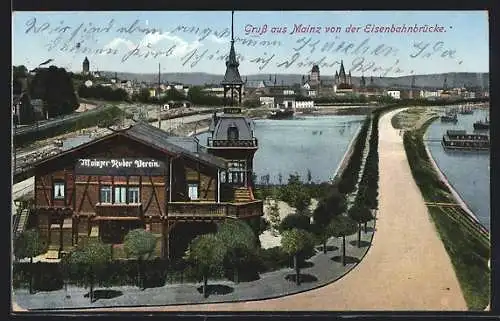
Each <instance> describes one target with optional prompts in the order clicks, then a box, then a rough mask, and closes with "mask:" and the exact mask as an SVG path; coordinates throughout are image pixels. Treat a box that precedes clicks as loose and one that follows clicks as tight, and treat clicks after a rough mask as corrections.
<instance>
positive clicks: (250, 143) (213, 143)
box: [207, 137, 258, 147]
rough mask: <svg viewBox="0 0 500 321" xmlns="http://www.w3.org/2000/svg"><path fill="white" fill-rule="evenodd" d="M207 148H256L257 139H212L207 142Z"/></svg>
mask: <svg viewBox="0 0 500 321" xmlns="http://www.w3.org/2000/svg"><path fill="white" fill-rule="evenodd" d="M207 143H208V144H207V145H208V147H257V146H258V141H257V138H252V139H238V140H225V139H222V140H221V139H212V138H211V137H209V138H208V140H207Z"/></svg>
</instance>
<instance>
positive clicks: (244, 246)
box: [217, 220, 255, 283]
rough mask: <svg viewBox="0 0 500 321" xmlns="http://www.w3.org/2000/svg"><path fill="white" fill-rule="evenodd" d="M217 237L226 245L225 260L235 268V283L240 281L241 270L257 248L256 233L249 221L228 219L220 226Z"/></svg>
mask: <svg viewBox="0 0 500 321" xmlns="http://www.w3.org/2000/svg"><path fill="white" fill-rule="evenodd" d="M217 237H218V238H219V239H220V240H222V241H223V242H224V244H225V246H226V255H225V257H224V259H225V262H227V263H228V265H229V266H230V267H231V268H232V269H233V273H234V281H235V283H239V271H240V269H241V268H243V267H244V263H245V262H246V261H248V258H249V257H250V256H251V254H252V251H253V250H254V249H255V234H254V232H253V230H252V228H251V227H250V226H249V225H248V224H247V223H245V222H243V221H240V220H228V221H226V222H224V223H223V224H221V225H219V226H218V230H217Z"/></svg>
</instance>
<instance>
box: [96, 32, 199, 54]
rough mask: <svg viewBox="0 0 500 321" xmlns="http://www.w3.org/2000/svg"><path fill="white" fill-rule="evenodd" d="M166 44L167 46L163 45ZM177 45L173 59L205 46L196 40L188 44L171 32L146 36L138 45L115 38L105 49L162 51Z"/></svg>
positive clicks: (173, 52)
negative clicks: (123, 48)
mask: <svg viewBox="0 0 500 321" xmlns="http://www.w3.org/2000/svg"><path fill="white" fill-rule="evenodd" d="M163 42H165V44H164V43H163ZM173 45H175V48H174V49H173V50H172V56H173V57H181V56H184V55H185V54H186V53H188V52H190V51H191V50H194V49H196V48H199V47H201V46H203V44H202V43H201V42H200V41H198V40H195V41H193V42H188V41H186V40H184V39H182V38H181V37H178V36H174V35H172V34H170V33H169V32H166V33H162V34H160V33H151V34H147V35H145V36H144V37H143V38H142V39H141V40H140V41H139V43H138V45H137V44H134V42H132V41H131V40H128V39H124V38H114V39H113V40H111V41H110V42H109V43H108V44H107V45H105V46H104V48H105V49H119V48H122V47H125V48H126V49H127V50H129V51H130V50H134V49H135V48H137V46H139V49H141V48H148V49H150V50H155V49H157V50H160V49H168V48H170V47H172V46H173Z"/></svg>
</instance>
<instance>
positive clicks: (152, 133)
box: [125, 121, 226, 168]
mask: <svg viewBox="0 0 500 321" xmlns="http://www.w3.org/2000/svg"><path fill="white" fill-rule="evenodd" d="M125 135H127V136H131V137H132V138H136V139H139V140H142V141H144V142H146V143H149V144H150V145H152V146H155V147H157V148H158V149H160V150H165V151H169V152H173V153H174V154H177V155H181V156H185V157H188V158H191V159H194V160H200V161H202V162H204V163H206V164H209V165H214V166H217V167H220V168H226V162H225V160H224V159H222V158H219V157H216V156H213V155H211V154H208V153H205V152H204V151H202V150H201V149H200V150H197V146H196V145H197V143H196V141H195V139H194V138H193V137H179V136H173V135H170V134H169V133H167V132H166V131H164V130H161V129H159V128H157V127H154V126H152V125H150V124H149V123H146V122H142V121H141V122H138V123H136V124H135V125H134V126H132V127H130V128H129V129H127V130H125Z"/></svg>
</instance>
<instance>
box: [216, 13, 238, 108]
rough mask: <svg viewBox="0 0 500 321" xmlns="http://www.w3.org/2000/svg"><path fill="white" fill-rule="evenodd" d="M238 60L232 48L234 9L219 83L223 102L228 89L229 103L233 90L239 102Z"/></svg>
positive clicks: (232, 102)
mask: <svg viewBox="0 0 500 321" xmlns="http://www.w3.org/2000/svg"><path fill="white" fill-rule="evenodd" d="M239 65H240V64H239V62H238V61H237V60H236V52H235V50H234V11H231V48H230V49H229V57H228V59H227V61H226V73H225V74H224V80H222V82H221V85H222V86H223V87H224V102H225V103H226V102H227V93H228V92H229V91H230V92H231V96H230V101H229V105H230V106H234V94H235V91H236V92H237V94H238V103H239V104H241V91H242V87H243V81H242V80H241V76H240V72H239V70H238V67H239Z"/></svg>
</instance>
